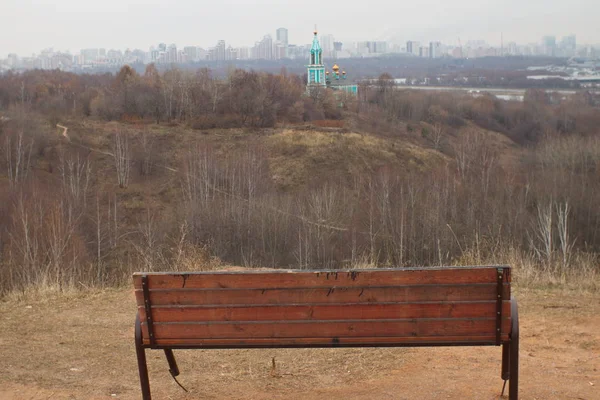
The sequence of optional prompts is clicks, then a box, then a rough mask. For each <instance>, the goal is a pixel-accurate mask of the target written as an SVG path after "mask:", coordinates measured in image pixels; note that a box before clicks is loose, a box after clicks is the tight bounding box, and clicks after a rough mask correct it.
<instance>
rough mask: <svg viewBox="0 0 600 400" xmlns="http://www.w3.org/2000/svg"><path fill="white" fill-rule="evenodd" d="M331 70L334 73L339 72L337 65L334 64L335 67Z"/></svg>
mask: <svg viewBox="0 0 600 400" xmlns="http://www.w3.org/2000/svg"><path fill="white" fill-rule="evenodd" d="M331 69H332V70H334V71H335V72H338V71H339V70H340V67H338V65H337V64H335V65H334V66H333V68H331Z"/></svg>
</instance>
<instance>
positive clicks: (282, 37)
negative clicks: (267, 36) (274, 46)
mask: <svg viewBox="0 0 600 400" xmlns="http://www.w3.org/2000/svg"><path fill="white" fill-rule="evenodd" d="M276 39H277V41H278V42H279V43H281V44H283V45H284V46H286V47H287V46H288V45H289V41H288V30H287V29H286V28H279V29H277V37H276Z"/></svg>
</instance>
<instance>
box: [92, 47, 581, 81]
mask: <svg viewBox="0 0 600 400" xmlns="http://www.w3.org/2000/svg"><path fill="white" fill-rule="evenodd" d="M325 62H326V64H327V66H328V67H329V68H331V67H332V66H333V64H334V63H338V64H339V65H340V66H341V67H342V68H343V69H344V70H346V72H347V73H348V77H349V80H351V81H353V80H354V81H360V80H364V79H373V78H377V77H379V75H381V74H383V73H386V74H389V75H391V76H393V77H394V78H400V79H402V78H403V79H409V80H414V81H415V82H418V83H420V84H423V83H424V82H425V81H426V80H427V81H428V82H429V84H433V85H447V86H476V87H501V88H534V87H538V88H546V89H558V88H565V89H567V88H578V87H579V84H578V83H577V82H566V81H563V80H558V79H554V80H552V79H550V80H542V81H539V80H531V79H527V76H531V75H554V73H549V72H548V71H544V70H536V71H527V70H526V69H527V67H534V66H535V67H544V66H550V65H554V66H566V65H567V59H562V58H555V57H525V56H510V57H482V58H473V59H454V58H449V57H445V58H436V59H430V58H422V57H412V56H401V55H389V56H386V57H372V58H371V57H369V58H348V59H340V60H333V59H331V60H327V59H326V60H325ZM305 64H306V60H290V59H283V60H277V61H267V60H234V61H203V62H196V63H188V64H180V65H156V68H157V69H158V70H159V71H166V70H169V69H173V68H178V69H181V70H185V71H194V70H197V69H202V68H208V69H210V70H211V71H212V73H213V75H214V76H215V77H219V78H224V77H226V76H227V75H228V74H229V73H230V72H231V71H232V70H236V69H243V70H246V71H257V72H268V73H272V74H279V73H281V71H282V70H283V69H284V70H285V71H286V72H287V73H291V74H295V75H298V76H301V77H302V76H305V74H306V65H305ZM131 67H132V68H133V69H134V70H136V72H138V73H139V74H142V73H143V72H144V71H145V69H146V65H144V64H132V65H131ZM119 69H120V68H106V69H94V70H93V72H94V73H97V74H101V73H105V72H108V73H115V74H116V73H117V72H118V70H119Z"/></svg>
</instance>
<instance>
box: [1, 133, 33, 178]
mask: <svg viewBox="0 0 600 400" xmlns="http://www.w3.org/2000/svg"><path fill="white" fill-rule="evenodd" d="M5 147H6V164H7V169H8V171H7V172H8V182H9V183H10V185H11V186H15V185H17V184H19V183H20V182H22V181H23V180H25V179H26V178H27V173H28V171H29V163H30V160H31V151H32V149H33V139H31V140H29V141H27V140H26V139H25V134H24V131H23V130H22V129H21V130H19V133H18V134H17V137H16V140H15V141H13V140H11V137H10V135H8V136H6V146H5Z"/></svg>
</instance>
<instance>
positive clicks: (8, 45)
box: [0, 0, 600, 58]
mask: <svg viewBox="0 0 600 400" xmlns="http://www.w3.org/2000/svg"><path fill="white" fill-rule="evenodd" d="M599 15H600V0H568V1H567V0H487V1H485V0H484V1H482V0H477V1H476V0H453V1H452V0H450V1H448V0H418V1H414V0H413V1H404V2H402V1H397V0H387V1H384V0H367V1H364V0H361V1H356V0H346V1H339V0H338V1H331V0H323V1H314V0H304V1H300V0H288V1H284V0H279V1H274V0H271V1H269V0H251V1H250V0H247V1H242V0H237V1H235V0H211V1H207V0H93V1H90V0H0V58H2V57H6V55H7V54H8V53H13V52H14V53H17V54H19V55H30V54H31V53H34V52H35V53H38V52H39V51H40V50H41V49H44V48H47V47H54V49H55V50H61V51H65V50H70V51H71V52H76V51H78V50H80V49H82V48H94V47H103V48H106V49H110V48H115V49H126V48H132V49H133V48H141V49H144V50H147V49H148V47H149V46H150V45H153V44H157V43H160V42H164V43H167V44H170V43H176V44H177V45H178V46H181V47H183V46H185V45H197V46H201V47H204V48H208V47H211V46H214V45H215V44H216V42H217V40H219V39H224V40H226V41H227V43H228V44H231V45H233V46H234V47H235V46H251V45H253V44H254V42H255V41H257V40H259V39H260V38H262V37H263V36H264V35H265V34H267V33H269V34H271V35H273V36H274V35H275V30H276V29H277V28H279V27H286V28H288V29H289V39H290V43H296V44H304V43H308V42H310V41H311V31H312V29H313V26H314V24H317V25H318V28H319V32H320V33H331V34H333V35H334V36H335V38H336V40H341V41H344V42H346V43H348V42H350V41H355V40H395V41H397V42H399V43H401V42H404V41H406V40H420V41H430V40H441V41H442V42H444V43H446V44H457V41H458V38H459V37H460V39H461V41H462V42H463V43H466V42H467V41H468V40H476V39H483V40H486V41H488V43H490V44H492V45H499V44H500V34H501V33H503V35H504V42H505V43H508V42H510V41H516V42H519V43H529V42H539V41H540V39H541V37H542V36H543V35H547V34H553V35H556V36H558V37H559V38H560V37H561V36H563V35H567V34H571V33H573V34H576V35H577V41H578V43H600V27H599V19H598V18H599ZM348 44H349V43H348Z"/></svg>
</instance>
